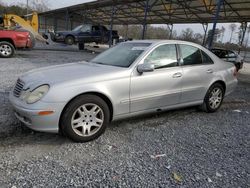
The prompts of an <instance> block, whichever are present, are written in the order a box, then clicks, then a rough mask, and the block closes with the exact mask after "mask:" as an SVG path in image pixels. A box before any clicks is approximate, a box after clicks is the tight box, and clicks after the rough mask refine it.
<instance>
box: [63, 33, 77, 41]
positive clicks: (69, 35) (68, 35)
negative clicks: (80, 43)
mask: <svg viewBox="0 0 250 188" xmlns="http://www.w3.org/2000/svg"><path fill="white" fill-rule="evenodd" d="M67 37H73V38H74V40H75V39H76V36H74V35H72V34H67V35H66V36H65V39H66V38H67Z"/></svg>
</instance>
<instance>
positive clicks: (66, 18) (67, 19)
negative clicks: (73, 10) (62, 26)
mask: <svg viewBox="0 0 250 188" xmlns="http://www.w3.org/2000/svg"><path fill="white" fill-rule="evenodd" d="M65 22H66V30H69V10H68V9H66V17H65Z"/></svg>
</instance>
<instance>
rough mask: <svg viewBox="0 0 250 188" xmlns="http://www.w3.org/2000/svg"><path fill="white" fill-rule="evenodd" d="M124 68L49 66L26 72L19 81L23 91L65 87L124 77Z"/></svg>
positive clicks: (94, 65) (87, 64) (81, 63)
mask: <svg viewBox="0 0 250 188" xmlns="http://www.w3.org/2000/svg"><path fill="white" fill-rule="evenodd" d="M126 70H127V69H126V68H121V67H115V66H107V65H100V64H94V63H88V62H78V63H68V64H63V65H56V66H49V67H45V68H40V69H35V70H32V71H29V72H27V73H26V74H24V75H23V76H21V77H20V79H21V80H22V81H23V82H24V83H25V88H24V89H28V88H29V89H31V90H32V89H35V88H36V87H37V86H39V85H42V84H49V85H55V84H61V83H63V84H64V85H65V86H66V85H67V83H68V84H69V85H73V84H83V83H90V82H98V81H103V80H109V79H114V78H115V77H117V78H118V77H121V76H124V73H125V72H127V71H126Z"/></svg>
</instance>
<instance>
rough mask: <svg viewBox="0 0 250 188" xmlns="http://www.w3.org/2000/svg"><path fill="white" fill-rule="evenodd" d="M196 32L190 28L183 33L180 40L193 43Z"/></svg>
mask: <svg viewBox="0 0 250 188" xmlns="http://www.w3.org/2000/svg"><path fill="white" fill-rule="evenodd" d="M193 35H194V32H193V30H192V29H190V28H186V29H185V30H182V31H181V35H180V37H179V38H180V39H182V40H186V41H192V39H193Z"/></svg>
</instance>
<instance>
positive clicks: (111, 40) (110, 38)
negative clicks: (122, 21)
mask: <svg viewBox="0 0 250 188" xmlns="http://www.w3.org/2000/svg"><path fill="white" fill-rule="evenodd" d="M114 15H115V6H114V4H113V5H112V12H111V16H110V31H109V47H111V46H112V44H113V32H112V31H113V21H114Z"/></svg>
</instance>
